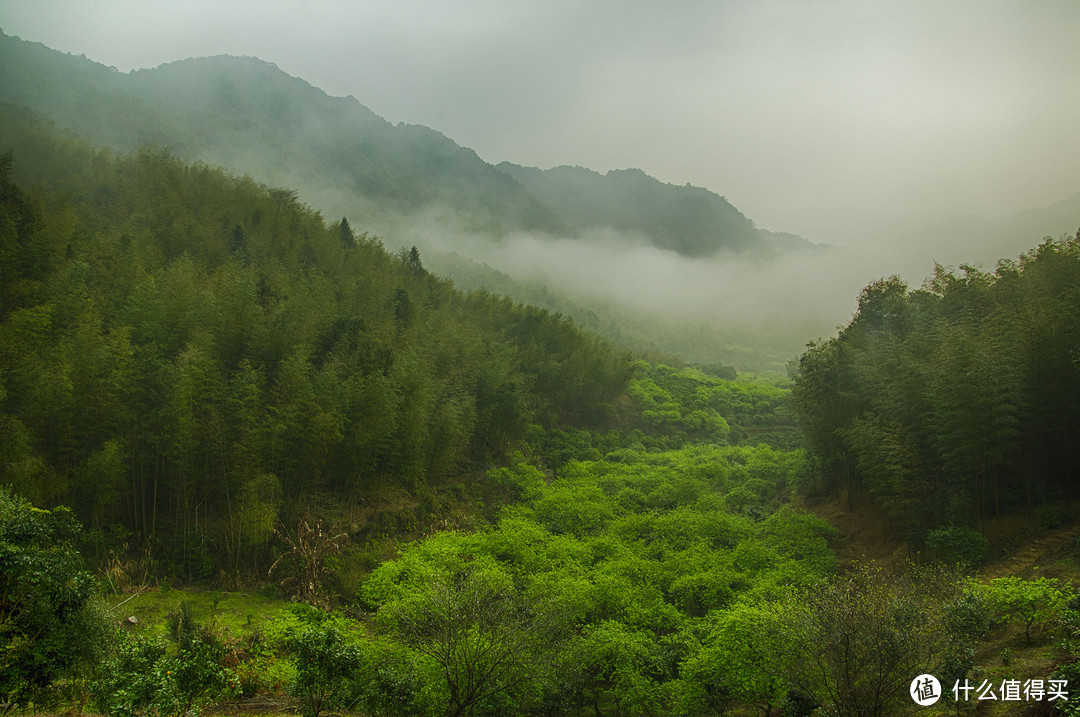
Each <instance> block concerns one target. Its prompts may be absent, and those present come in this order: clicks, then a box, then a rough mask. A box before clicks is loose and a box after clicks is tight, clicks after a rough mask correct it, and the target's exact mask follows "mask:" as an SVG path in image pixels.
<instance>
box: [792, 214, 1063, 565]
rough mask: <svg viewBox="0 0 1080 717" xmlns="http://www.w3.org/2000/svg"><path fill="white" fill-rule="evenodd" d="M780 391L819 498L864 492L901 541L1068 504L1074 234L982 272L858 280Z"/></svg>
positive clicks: (919, 539) (964, 269) (943, 271)
mask: <svg viewBox="0 0 1080 717" xmlns="http://www.w3.org/2000/svg"><path fill="white" fill-rule="evenodd" d="M792 395H793V399H794V405H795V407H796V409H797V415H798V418H799V422H800V424H801V425H802V427H803V429H804V432H805V435H806V437H807V440H808V443H809V446H810V448H811V449H812V450H813V452H814V454H815V455H816V456H817V457H818V458H819V459H820V461H821V463H822V468H823V472H824V481H825V483H824V485H823V488H824V489H826V490H829V491H844V492H846V493H847V494H848V495H849V496H851V497H852V499H854V497H855V496H856V495H868V496H869V497H870V498H871V499H872V500H873V501H874V503H876V504H877V505H878V506H879V507H880V508H881V509H882V510H883V511H884V513H885V514H886V515H887V516H888V518H889V520H890V523H891V524H892V526H893V530H895V531H896V532H897V534H898V535H901V536H903V537H904V538H906V539H908V540H910V541H912V543H914V544H919V543H921V542H922V541H924V540H926V539H927V537H928V535H930V534H931V531H935V530H940V529H947V528H950V527H953V528H963V529H971V528H978V527H979V526H980V525H981V524H982V521H984V520H985V519H987V518H989V517H993V516H1000V515H1002V514H1003V513H1006V512H1009V511H1012V510H1015V509H1017V508H1022V509H1025V510H1027V511H1032V510H1033V509H1035V508H1037V507H1039V506H1043V505H1046V504H1048V503H1052V502H1054V501H1056V500H1059V499H1062V498H1065V497H1069V496H1073V495H1075V493H1076V487H1077V479H1078V477H1080V472H1078V471H1080V401H1078V400H1077V399H1078V396H1080V235H1078V236H1076V237H1068V238H1063V239H1056V240H1055V239H1047V240H1046V241H1044V242H1043V243H1042V244H1041V245H1039V247H1038V248H1036V249H1033V250H1031V251H1030V252H1028V253H1027V254H1025V255H1024V256H1022V257H1020V259H1019V261H1009V260H1004V261H1001V262H1000V263H999V264H998V266H997V268H996V269H995V271H993V272H992V273H987V272H983V271H980V270H979V269H976V268H974V267H970V266H964V267H962V271H961V273H960V274H954V273H952V272H950V271H948V270H946V269H944V268H940V267H939V269H938V271H937V273H936V274H935V275H934V277H933V278H932V279H930V280H928V281H927V282H926V283H925V284H924V285H923V286H922V287H920V288H918V289H909V288H908V287H907V286H906V285H905V283H904V282H902V281H900V280H899V279H896V278H895V277H894V278H891V279H883V280H880V281H877V282H874V283H872V284H870V285H869V286H868V287H866V289H865V290H864V291H863V292H862V294H861V296H860V297H859V310H858V313H857V314H856V315H855V317H854V318H853V319H852V320H851V322H850V323H849V324H848V325H847V326H846V327H845V328H844V329H842V330H841V331H840V332H839V334H838V335H837V336H836V337H835V338H833V339H830V340H828V341H825V342H822V343H819V344H817V345H814V346H811V347H810V350H808V351H807V352H806V353H805V354H804V355H803V356H802V359H801V361H800V364H799V371H798V375H797V376H796V378H795V387H794V389H793V394H792ZM939 534H940V533H939Z"/></svg>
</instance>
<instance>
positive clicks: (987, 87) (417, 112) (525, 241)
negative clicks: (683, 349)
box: [0, 0, 1080, 359]
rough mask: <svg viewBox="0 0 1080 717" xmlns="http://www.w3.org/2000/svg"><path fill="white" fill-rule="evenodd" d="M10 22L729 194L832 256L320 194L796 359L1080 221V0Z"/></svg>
mask: <svg viewBox="0 0 1080 717" xmlns="http://www.w3.org/2000/svg"><path fill="white" fill-rule="evenodd" d="M0 27H2V28H3V30H4V31H5V32H6V33H8V34H16V35H19V36H21V37H23V38H24V39H27V40H33V41H40V42H43V43H45V44H46V45H48V46H50V47H53V48H56V49H59V50H62V51H67V52H72V53H75V54H78V53H85V54H86V55H87V56H89V57H90V58H92V59H94V60H96V61H99V62H103V63H104V64H107V65H114V66H116V67H118V68H119V69H120V70H123V71H127V70H131V69H134V68H141V67H153V66H156V65H158V64H161V63H165V62H170V61H174V60H177V59H182V58H186V57H192V56H207V55H217V54H233V55H253V56H257V57H260V58H262V59H264V60H267V61H270V62H274V63H276V64H277V65H278V66H279V67H281V69H282V70H284V71H286V72H288V73H289V74H292V75H295V76H297V77H301V78H303V79H304V80H306V81H308V82H310V83H311V84H313V85H315V86H317V87H320V88H322V89H323V90H325V91H326V92H328V93H329V94H331V95H352V96H354V97H356V98H357V99H358V100H359V101H360V102H362V103H363V104H365V105H367V106H368V107H370V108H371V109H372V110H373V111H374V112H376V113H377V114H379V115H381V116H383V117H385V118H387V119H388V120H390V121H391V122H394V123H396V122H399V121H404V122H406V123H415V124H424V125H427V126H429V127H432V128H434V129H436V130H438V131H440V132H442V133H443V134H445V135H447V136H448V137H450V138H451V139H453V140H454V141H455V142H457V143H458V144H460V145H462V146H465V147H469V148H472V149H474V150H475V151H476V152H477V153H478V154H479V156H480V157H482V158H483V159H484V160H486V161H488V162H491V163H493V164H497V163H498V162H500V161H504V160H506V161H511V162H515V163H517V164H521V165H524V166H536V167H540V168H548V167H552V166H557V165H561V164H569V165H579V166H586V167H589V168H591V169H594V170H597V171H600V172H604V171H606V170H608V169H623V168H628V167H638V168H641V169H642V170H644V171H645V172H646V173H648V174H650V175H652V176H655V177H657V178H658V179H660V180H661V181H665V182H669V183H672V184H676V185H683V184H686V183H691V184H693V185H696V186H703V187H707V188H709V189H711V190H712V191H715V192H716V193H718V194H721V195H725V196H726V197H727V198H728V199H729V200H730V201H731V202H732V203H733V204H734V205H735V206H736V207H738V208H739V209H740V210H742V211H743V212H744V214H746V215H747V216H749V217H751V218H752V219H753V220H754V221H755V222H756V223H757V225H758V226H759V227H762V228H765V229H769V230H773V231H786V232H792V233H796V234H800V235H802V236H804V237H806V238H807V239H809V240H811V241H813V242H817V243H819V244H822V245H828V246H822V247H820V248H818V249H814V250H805V251H794V252H788V253H782V254H779V255H778V256H776V257H774V258H772V259H771V260H765V259H763V258H761V257H756V258H752V257H748V256H732V255H729V254H719V255H717V256H716V257H713V258H711V259H688V258H686V257H683V256H680V255H678V254H675V253H672V252H668V251H663V250H660V249H657V248H655V247H653V246H650V245H649V244H648V242H646V241H644V239H643V238H641V237H635V236H628V235H625V234H620V233H617V232H613V231H610V230H595V231H592V232H590V233H588V234H586V235H585V236H582V237H575V238H573V239H571V238H559V237H548V236H534V235H513V236H509V237H501V238H499V239H497V240H496V239H493V238H491V237H485V236H482V235H477V234H475V233H472V232H469V231H466V230H464V229H462V228H461V223H460V222H458V221H456V220H455V218H454V209H453V208H446V207H444V208H438V209H429V210H428V211H427V212H426V213H424V214H423V215H421V216H414V217H409V218H407V219H405V220H402V219H400V218H395V217H388V216H385V215H384V214H382V213H381V209H380V207H378V206H376V205H373V204H371V203H364V202H362V201H361V200H358V199H357V198H356V197H355V196H350V195H349V194H348V192H346V191H343V190H342V188H341V187H334V186H330V185H326V184H321V185H320V184H318V180H317V178H313V177H307V178H306V180H310V181H308V183H307V186H298V188H300V189H301V196H302V198H303V199H304V200H305V201H307V202H309V203H310V204H312V205H313V206H314V207H316V208H318V209H320V210H322V211H324V213H325V215H326V216H328V217H338V216H341V215H343V214H344V215H346V216H349V218H350V221H351V222H352V223H353V225H354V227H356V228H357V229H359V230H365V229H367V230H372V231H374V232H376V233H379V234H382V235H384V237H385V240H386V243H387V244H388V245H389V246H392V247H393V246H409V245H410V244H413V243H420V244H423V245H424V246H425V247H430V249H431V250H432V251H440V252H454V253H457V254H460V255H463V256H467V257H470V258H472V259H474V260H476V261H479V262H483V263H485V264H487V265H490V266H492V267H495V268H496V269H499V270H502V271H504V272H506V273H508V274H511V275H513V276H516V277H522V278H525V279H528V280H533V281H540V282H545V283H548V284H550V285H552V286H554V287H559V288H561V289H563V290H565V291H567V292H568V293H569V294H572V295H574V296H578V297H585V298H591V299H595V300H597V301H611V302H617V303H618V304H619V305H621V306H625V307H629V308H630V309H632V310H636V311H640V312H643V313H644V312H648V313H650V314H654V315H658V316H660V317H670V318H671V319H672V320H673V321H674V320H676V319H678V320H684V319H688V318H689V319H692V320H699V321H701V322H703V325H705V324H712V323H716V324H723V325H725V326H742V327H753V328H754V329H755V330H757V331H759V332H760V331H774V332H776V333H777V334H778V335H783V336H784V337H785V339H784V341H783V348H782V351H789V352H791V353H792V354H794V353H795V352H797V350H798V348H799V347H800V346H802V345H803V344H804V343H805V342H806V341H808V340H811V339H814V338H817V337H819V336H826V335H829V334H831V333H832V332H833V331H834V330H835V328H836V326H838V325H841V324H844V323H846V321H847V320H848V319H849V318H850V317H851V315H852V312H853V311H854V308H855V301H856V297H857V295H858V292H859V290H860V289H861V288H862V287H864V286H865V285H866V284H867V283H869V282H871V281H873V280H875V279H877V278H879V277H882V276H888V275H892V274H899V275H901V276H903V277H904V278H905V279H906V280H907V281H908V282H909V284H910V285H911V286H918V285H919V284H920V283H921V281H922V280H923V278H925V277H926V276H928V275H930V274H931V273H932V272H933V270H934V264H935V262H938V263H942V264H945V265H951V266H956V265H959V264H961V263H975V264H980V265H982V266H983V267H984V268H987V269H992V268H993V266H994V264H995V262H996V261H997V260H998V259H1000V258H1015V257H1016V255H1017V254H1019V253H1021V252H1023V251H1026V250H1028V249H1030V248H1031V247H1032V246H1034V245H1035V244H1037V243H1038V241H1039V240H1040V239H1041V238H1042V237H1043V236H1045V235H1052V236H1057V235H1059V234H1061V233H1063V232H1075V230H1076V226H1077V225H1078V224H1080V198H1078V197H1080V195H1077V192H1078V191H1080V133H1078V132H1077V131H1076V127H1077V126H1080V91H1077V90H1078V89H1080V88H1078V87H1077V74H1076V69H1075V68H1076V67H1080V43H1078V42H1076V39H1075V37H1074V34H1075V29H1076V28H1077V27H1080V3H1077V2H1075V0H1045V1H1043V2H1039V3H1021V2H1015V1H1013V0H958V1H957V2H950V3H940V2H932V1H931V0H915V1H913V2H905V3H900V4H896V3H891V4H890V3H866V2H861V1H860V0H820V1H816V2H804V1H802V0H766V1H765V2H754V3H744V2H736V1H734V0H729V1H727V2H705V1H704V0H691V1H690V2H686V3H679V4H677V5H674V6H663V5H660V4H655V3H644V2H616V1H615V0H599V1H598V2H589V3H575V2H558V1H557V2H552V3H503V2H492V1H491V0H463V1H461V2H455V3H445V2H435V1H434V0H416V1H413V2H390V1H389V0H372V1H371V2H362V3H345V2H341V1H340V0H312V1H311V2H306V3H273V4H266V3H257V2H254V0H238V1H236V2H229V3H220V2H209V1H208V0H193V1H192V2H185V3H175V2H162V1H160V0H96V1H95V2H80V1H77V0H35V2H33V3H27V2H23V1H22V0H0ZM237 151H238V152H246V151H248V150H247V149H246V148H238V149H237ZM206 159H208V161H210V162H212V163H213V162H215V158H213V157H208V158H206ZM262 164H263V165H265V161H264V162H263V163H262ZM252 166H258V164H257V163H256V162H254V161H253V163H252ZM289 171H290V168H289V167H281V168H280V172H279V173H277V174H275V172H274V171H271V172H270V174H274V176H272V177H270V176H257V177H256V178H257V179H261V180H262V181H268V182H271V183H287V182H288V181H289ZM291 186H297V183H295V182H294V183H292V184H291ZM1070 197H1072V198H1073V199H1071V200H1069V199H1068V198H1070ZM1040 208H1042V209H1040ZM1025 210H1033V211H1027V212H1026V213H1025ZM717 358H718V359H719V358H722V357H717Z"/></svg>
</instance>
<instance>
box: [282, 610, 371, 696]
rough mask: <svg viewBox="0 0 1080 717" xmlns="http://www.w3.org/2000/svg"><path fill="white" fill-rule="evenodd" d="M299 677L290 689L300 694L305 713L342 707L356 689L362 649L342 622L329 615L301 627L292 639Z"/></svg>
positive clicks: (294, 694)
mask: <svg viewBox="0 0 1080 717" xmlns="http://www.w3.org/2000/svg"><path fill="white" fill-rule="evenodd" d="M289 649H290V650H291V651H292V655H293V664H294V665H295V666H296V679H295V680H294V681H293V683H292V685H291V686H290V688H289V692H290V693H291V694H292V695H293V696H295V697H298V698H299V699H300V701H301V707H302V709H303V713H304V715H305V717H319V715H320V714H321V713H322V712H323V711H324V710H327V709H340V708H344V707H346V706H347V704H346V701H347V698H348V697H349V695H350V693H351V692H352V691H353V679H354V675H355V673H356V671H357V670H358V669H359V667H360V649H359V648H358V647H357V646H356V645H355V644H352V643H350V642H349V641H348V640H347V639H346V635H345V632H344V631H343V630H342V628H341V626H340V624H339V622H338V621H337V620H335V619H333V618H327V619H325V620H323V621H322V622H320V623H318V624H315V625H311V626H310V627H307V628H306V629H303V630H301V631H300V632H299V633H298V634H297V635H296V636H295V637H293V638H292V639H291V640H290V641H289Z"/></svg>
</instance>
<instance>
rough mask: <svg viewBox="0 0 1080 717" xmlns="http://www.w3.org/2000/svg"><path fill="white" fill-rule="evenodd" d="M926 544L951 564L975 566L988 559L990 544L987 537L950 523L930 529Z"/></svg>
mask: <svg viewBox="0 0 1080 717" xmlns="http://www.w3.org/2000/svg"><path fill="white" fill-rule="evenodd" d="M926 544H927V545H929V546H930V547H931V548H933V549H934V550H936V551H937V554H938V557H939V558H941V560H942V561H944V562H946V563H949V564H951V565H962V566H964V567H968V568H975V567H978V566H980V565H982V564H983V563H984V562H985V561H986V556H987V555H988V554H989V552H990V546H989V544H988V543H987V542H986V537H985V536H983V535H982V533H979V532H977V531H974V530H972V529H971V528H967V527H964V526H960V525H949V526H946V527H944V528H938V529H937V530H932V531H930V534H929V535H927V536H926Z"/></svg>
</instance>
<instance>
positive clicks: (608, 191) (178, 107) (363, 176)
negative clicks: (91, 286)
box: [0, 35, 777, 256]
mask: <svg viewBox="0 0 1080 717" xmlns="http://www.w3.org/2000/svg"><path fill="white" fill-rule="evenodd" d="M0 100H5V101H8V102H13V103H16V104H21V105H26V106H28V107H30V108H31V109H34V110H35V111H38V112H41V113H42V114H44V115H46V116H48V117H50V118H51V119H53V120H54V121H55V122H57V123H58V124H59V125H60V126H62V127H64V128H67V129H70V130H73V131H75V132H77V133H78V134H80V135H82V136H84V137H86V138H87V139H88V140H89V141H90V142H91V143H92V144H95V145H107V146H111V147H115V148H119V149H123V150H133V149H136V148H137V147H139V146H140V145H143V144H147V143H152V144H159V145H162V146H166V147H169V148H170V149H172V150H173V151H175V152H177V153H178V154H179V155H180V156H181V157H183V158H186V159H189V160H201V161H206V162H209V163H212V164H218V165H222V166H224V167H226V168H228V169H229V170H231V171H234V172H240V173H248V174H251V175H252V176H254V177H256V178H257V179H259V180H260V181H264V182H267V183H270V184H281V185H285V186H291V187H296V188H297V189H298V190H299V191H300V192H301V196H302V197H304V198H305V200H307V201H309V202H310V203H312V204H313V205H314V206H316V207H318V208H320V209H322V210H323V211H326V212H328V213H330V214H331V215H332V216H339V215H341V214H348V215H350V216H360V215H362V217H361V218H362V221H363V224H364V226H367V227H371V228H373V229H375V230H376V231H380V232H386V233H393V232H398V231H405V230H406V228H407V227H408V226H409V222H408V221H407V219H408V218H410V217H416V216H417V215H422V216H423V217H424V219H425V220H426V221H427V222H428V223H430V222H432V221H434V222H436V223H439V224H443V225H445V224H452V225H454V226H455V227H460V228H461V229H463V230H465V231H468V232H482V233H486V234H490V235H494V236H496V237H498V236H504V235H506V234H508V233H513V232H533V233H540V234H546V235H552V236H576V235H578V234H579V233H580V232H582V231H583V230H586V229H589V228H593V227H610V228H613V229H616V230H619V231H630V232H634V233H636V234H638V235H639V236H642V237H645V238H646V239H648V240H649V241H650V242H652V243H653V244H654V245H655V246H657V247H660V248H664V249H670V250H672V251H676V252H679V253H682V254H685V255H687V256H705V255H712V254H715V253H716V252H717V251H720V250H725V249H726V250H735V251H748V250H769V249H772V248H775V247H776V246H777V243H776V242H773V241H771V240H770V238H769V237H768V235H767V234H763V233H759V232H758V230H757V229H756V228H755V227H754V225H753V223H752V222H751V221H750V220H749V219H747V218H746V217H744V216H743V215H742V214H741V213H739V211H738V210H736V209H735V208H734V207H732V206H731V205H730V204H729V203H728V202H727V201H726V200H725V199H723V198H722V197H719V196H718V195H716V194H713V193H712V192H709V191H707V190H704V189H699V188H692V187H676V186H673V185H667V184H663V183H661V182H659V181H657V180H655V179H653V178H651V177H649V176H648V175H646V174H645V173H644V172H641V171H640V170H625V171H619V172H611V173H608V175H606V176H601V175H599V174H596V173H594V172H589V171H588V170H579V169H569V168H557V169H555V170H549V171H548V172H540V171H539V170H528V169H526V168H522V167H516V166H515V165H509V164H503V165H499V166H498V167H495V166H492V165H491V164H489V163H487V162H485V161H483V160H482V159H480V158H479V157H478V156H477V155H476V153H475V152H473V151H472V150H471V149H468V148H466V147H462V146H460V145H458V144H456V143H455V142H453V141H452V140H450V139H449V138H447V137H445V136H444V135H442V134H440V133H439V132H437V131H435V130H432V129H429V128H427V127H423V126H417V125H404V124H399V125H397V126H394V125H391V124H390V123H389V122H387V121H385V120H384V119H382V118H381V117H379V116H378V115H376V114H375V113H374V112H372V111H371V110H370V109H368V108H367V107H365V106H363V105H362V104H360V103H359V102H358V101H357V100H356V99H354V98H352V97H347V98H341V97H330V96H328V95H327V94H326V93H324V92H323V91H322V90H320V89H318V88H316V87H313V86H311V85H310V84H308V83H307V82H305V81H303V80H301V79H298V78H295V77H292V76H289V75H288V74H286V73H284V72H282V71H281V70H280V69H278V68H277V67H276V66H275V65H273V64H270V63H267V62H263V61H261V60H258V59H255V58H250V57H227V56H221V57H211V58H198V59H189V60H183V61H179V62H173V63H169V64H166V65H162V66H160V67H158V68H155V69H148V70H139V71H135V72H132V73H129V74H123V73H120V72H117V71H116V70H114V69H111V68H107V67H104V66H103V65H100V64H97V63H94V62H92V61H90V60H87V59H86V58H82V57H74V56H71V55H65V54H62V53H59V52H56V51H54V50H50V49H48V48H46V47H44V46H43V45H40V44H37V43H30V42H24V41H22V40H20V39H18V38H15V37H10V36H6V35H0Z"/></svg>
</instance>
